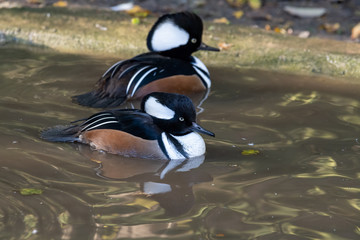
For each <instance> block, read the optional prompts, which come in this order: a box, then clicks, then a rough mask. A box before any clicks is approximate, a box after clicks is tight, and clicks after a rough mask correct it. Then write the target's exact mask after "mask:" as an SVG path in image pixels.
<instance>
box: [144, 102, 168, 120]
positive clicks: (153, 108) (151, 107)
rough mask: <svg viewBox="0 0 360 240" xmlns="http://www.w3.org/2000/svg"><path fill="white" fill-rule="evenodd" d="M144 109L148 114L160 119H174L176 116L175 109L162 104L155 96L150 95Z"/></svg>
mask: <svg viewBox="0 0 360 240" xmlns="http://www.w3.org/2000/svg"><path fill="white" fill-rule="evenodd" d="M144 110H145V112H146V113H147V114H149V115H151V116H153V117H156V118H160V119H172V118H173V117H174V116H175V112H174V111H173V110H171V109H170V108H168V107H167V106H165V105H163V104H161V103H160V102H159V101H158V100H157V99H156V98H154V97H149V98H148V99H147V100H146V102H145V105H144Z"/></svg>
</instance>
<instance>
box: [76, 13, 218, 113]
mask: <svg viewBox="0 0 360 240" xmlns="http://www.w3.org/2000/svg"><path fill="white" fill-rule="evenodd" d="M202 32H203V23H202V20H201V18H200V17H199V16H198V15H196V14H194V13H190V12H179V13H174V14H166V15H163V16H162V17H160V18H159V19H158V20H157V22H156V23H155V24H154V25H153V27H152V28H151V30H150V32H149V34H148V37H147V47H148V49H149V50H150V52H148V53H144V54H141V55H138V56H136V57H134V58H131V59H128V60H124V61H119V62H117V63H115V64H114V65H113V66H112V67H110V68H109V69H108V70H107V71H106V72H105V73H104V74H103V75H102V76H101V78H100V79H99V80H98V82H97V84H96V87H95V90H93V91H91V92H89V93H85V94H82V95H77V96H74V97H73V100H74V101H75V102H77V103H79V104H80V105H84V106H89V107H99V108H106V107H116V106H118V105H120V104H121V103H123V102H124V101H125V100H127V99H141V98H142V97H144V96H145V95H146V94H148V93H151V92H170V93H179V94H185V95H189V94H191V93H194V92H203V91H205V90H207V89H209V88H210V86H211V81H210V75H209V71H208V69H207V68H206V66H205V65H204V64H203V63H202V62H201V61H200V60H199V59H198V58H196V57H193V56H191V54H192V53H193V52H195V51H197V50H208V51H219V49H217V48H214V47H210V46H207V45H206V44H204V43H203V42H202Z"/></svg>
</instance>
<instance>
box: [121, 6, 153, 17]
mask: <svg viewBox="0 0 360 240" xmlns="http://www.w3.org/2000/svg"><path fill="white" fill-rule="evenodd" d="M126 13H127V14H129V15H131V16H134V17H143V18H144V17H147V16H148V15H149V14H150V11H149V10H147V9H145V8H142V7H140V6H139V5H135V6H134V7H133V8H132V9H130V10H126Z"/></svg>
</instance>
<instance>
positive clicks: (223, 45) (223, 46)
mask: <svg viewBox="0 0 360 240" xmlns="http://www.w3.org/2000/svg"><path fill="white" fill-rule="evenodd" d="M218 47H219V48H220V50H228V49H229V48H230V47H232V44H230V43H225V42H221V43H219V44H218Z"/></svg>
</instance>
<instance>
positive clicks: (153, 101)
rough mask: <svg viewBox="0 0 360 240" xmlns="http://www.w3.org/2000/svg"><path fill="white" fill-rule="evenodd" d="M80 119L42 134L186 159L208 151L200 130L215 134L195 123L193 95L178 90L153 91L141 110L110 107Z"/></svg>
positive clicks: (148, 155)
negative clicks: (111, 108) (180, 92)
mask: <svg viewBox="0 0 360 240" xmlns="http://www.w3.org/2000/svg"><path fill="white" fill-rule="evenodd" d="M79 121H82V122H81V123H80V124H77V125H71V126H56V127H54V128H50V129H47V130H45V131H43V132H42V134H41V137H42V138H43V139H45V140H48V141H53V142H79V143H85V144H89V145H90V146H92V147H93V148H94V149H96V150H103V151H106V152H110V153H114V154H121V155H125V156H129V157H140V158H156V159H187V158H193V157H197V156H201V155H203V154H204V153H205V142H204V140H203V138H202V137H201V136H200V135H199V134H198V133H197V132H199V133H203V134H207V135H210V136H215V135H214V133H212V132H210V131H208V130H205V129H204V128H202V127H201V126H199V125H198V124H196V112H195V107H194V105H193V104H192V102H191V100H190V98H188V97H187V96H184V95H180V94H175V93H162V92H154V93H150V94H148V95H146V96H145V97H144V98H143V100H142V102H141V110H137V109H119V110H109V111H104V112H100V113H97V114H94V115H92V116H90V117H89V118H87V119H82V120H79ZM79 121H76V122H79Z"/></svg>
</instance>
